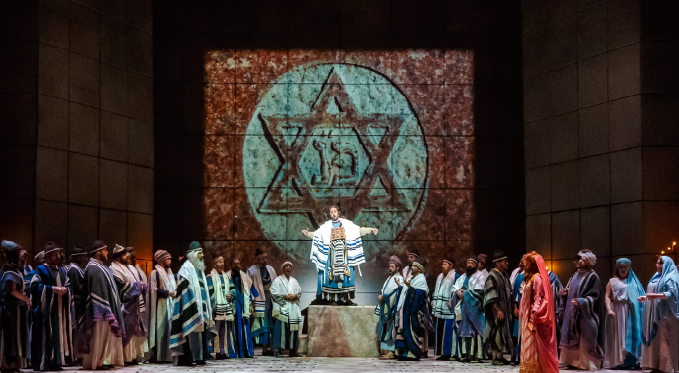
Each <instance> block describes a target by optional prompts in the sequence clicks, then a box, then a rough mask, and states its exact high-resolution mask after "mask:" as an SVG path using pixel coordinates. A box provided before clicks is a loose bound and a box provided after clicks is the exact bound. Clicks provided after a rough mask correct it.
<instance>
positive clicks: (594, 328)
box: [560, 269, 606, 360]
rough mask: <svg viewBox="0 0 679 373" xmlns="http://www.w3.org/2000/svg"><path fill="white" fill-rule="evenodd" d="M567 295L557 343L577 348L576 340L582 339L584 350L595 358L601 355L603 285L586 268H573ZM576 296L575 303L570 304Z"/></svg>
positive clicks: (595, 275)
mask: <svg viewBox="0 0 679 373" xmlns="http://www.w3.org/2000/svg"><path fill="white" fill-rule="evenodd" d="M566 287H567V288H568V295H567V297H568V298H567V300H566V303H565V307H566V312H565V314H564V319H563V326H562V328H561V343H560V347H561V348H565V349H567V350H579V349H580V348H581V346H580V341H586V342H587V344H588V346H587V347H586V348H587V349H588V351H586V352H587V353H588V354H589V355H590V356H592V357H594V358H595V359H598V360H603V359H604V352H603V345H604V335H605V333H604V328H605V325H606V323H605V322H604V317H605V313H604V303H603V297H604V293H603V289H602V286H601V280H599V276H597V274H596V273H595V272H594V270H592V269H590V270H587V271H584V272H580V271H578V272H576V273H575V274H574V275H573V277H571V279H570V280H569V281H568V285H567V286H566ZM574 299H575V300H576V301H577V303H578V306H577V307H575V306H574V305H573V304H572V300H574Z"/></svg>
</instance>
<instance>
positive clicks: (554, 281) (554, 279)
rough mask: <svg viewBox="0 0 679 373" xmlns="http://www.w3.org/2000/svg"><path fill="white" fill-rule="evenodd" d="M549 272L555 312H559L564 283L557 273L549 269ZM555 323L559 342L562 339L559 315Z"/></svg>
mask: <svg viewBox="0 0 679 373" xmlns="http://www.w3.org/2000/svg"><path fill="white" fill-rule="evenodd" d="M547 274H549V283H550V285H551V287H552V294H553V295H554V312H558V310H559V309H561V296H560V295H559V293H560V292H561V289H563V285H561V280H559V277H558V276H557V275H556V273H554V272H552V271H547ZM554 323H555V324H556V340H557V343H558V341H560V340H561V320H560V319H559V318H558V317H557V318H556V320H555V321H554Z"/></svg>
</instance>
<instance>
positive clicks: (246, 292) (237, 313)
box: [226, 258, 259, 358]
mask: <svg viewBox="0 0 679 373" xmlns="http://www.w3.org/2000/svg"><path fill="white" fill-rule="evenodd" d="M226 278H227V279H228V280H229V293H230V294H231V307H232V309H233V321H231V322H229V323H227V328H228V329H227V330H228V333H229V341H228V345H229V357H230V358H251V357H254V356H255V354H254V352H253V347H252V334H251V332H250V316H251V315H252V313H253V311H254V307H253V306H252V301H253V300H254V299H255V298H256V297H257V296H258V295H259V294H258V293H257V290H256V289H255V288H254V286H253V285H252V280H250V277H249V276H248V275H247V274H246V273H245V272H243V271H242V270H241V262H240V259H238V258H233V259H231V270H230V271H228V272H227V273H226Z"/></svg>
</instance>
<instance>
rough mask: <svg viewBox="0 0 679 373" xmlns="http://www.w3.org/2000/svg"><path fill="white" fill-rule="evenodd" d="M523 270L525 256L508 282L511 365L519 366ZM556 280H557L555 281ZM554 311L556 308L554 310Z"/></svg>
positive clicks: (556, 296)
mask: <svg viewBox="0 0 679 373" xmlns="http://www.w3.org/2000/svg"><path fill="white" fill-rule="evenodd" d="M525 269H526V254H524V255H523V257H521V261H520V262H519V266H518V267H516V269H514V271H513V272H512V276H514V274H516V276H514V279H512V278H511V277H510V281H512V308H513V310H514V320H513V322H512V325H513V326H512V343H513V344H514V351H512V361H511V363H512V365H517V364H519V360H520V356H521V344H520V343H519V333H520V332H519V307H520V306H521V297H522V295H523V293H522V292H521V284H522V283H523V279H524V277H525V275H526V274H525ZM557 280H558V279H557ZM554 297H555V298H559V297H558V294H556V293H555V295H554ZM554 303H555V304H556V303H557V302H556V301H555V302H554ZM554 310H555V311H556V308H555V309H554Z"/></svg>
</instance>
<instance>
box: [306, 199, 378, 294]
mask: <svg viewBox="0 0 679 373" xmlns="http://www.w3.org/2000/svg"><path fill="white" fill-rule="evenodd" d="M328 212H329V213H330V220H328V221H326V222H325V223H323V224H322V225H321V226H320V227H319V228H318V229H317V230H316V231H315V232H314V231H309V230H308V229H304V230H303V231H302V234H303V235H304V236H306V237H308V238H310V239H311V240H312V243H311V261H312V262H313V263H314V264H315V265H316V270H317V271H318V287H317V292H316V297H317V299H318V300H326V301H329V302H333V303H336V304H339V305H346V306H355V305H356V304H355V303H354V302H352V301H351V300H352V299H354V297H355V293H356V286H355V283H356V269H358V273H359V274H360V273H361V269H360V267H359V266H360V265H361V264H364V263H365V254H364V253H363V240H362V239H361V237H363V236H365V235H366V234H368V233H372V234H374V235H377V232H378V230H377V228H367V227H359V226H358V225H356V224H354V223H353V222H352V221H350V220H347V219H343V218H341V217H340V212H339V208H338V207H337V206H330V208H329V209H328Z"/></svg>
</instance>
